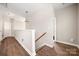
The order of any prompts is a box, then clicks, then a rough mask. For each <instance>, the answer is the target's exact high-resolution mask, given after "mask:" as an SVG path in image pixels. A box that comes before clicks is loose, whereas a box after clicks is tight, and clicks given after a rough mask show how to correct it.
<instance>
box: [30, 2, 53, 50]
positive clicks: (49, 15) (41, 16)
mask: <svg viewBox="0 0 79 59" xmlns="http://www.w3.org/2000/svg"><path fill="white" fill-rule="evenodd" d="M32 8H33V9H34V11H33V12H32V16H31V19H32V28H33V29H35V30H36V36H35V37H36V38H38V37H39V36H40V35H41V34H42V33H44V32H47V34H46V35H45V36H44V37H42V38H41V39H40V40H39V41H37V42H36V49H37V48H39V47H40V46H41V45H43V44H48V45H50V46H53V34H54V33H53V20H54V19H55V16H54V11H53V6H52V4H32ZM39 34H40V35H39Z"/></svg>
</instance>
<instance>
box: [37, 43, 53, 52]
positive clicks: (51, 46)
mask: <svg viewBox="0 0 79 59" xmlns="http://www.w3.org/2000/svg"><path fill="white" fill-rule="evenodd" d="M45 45H46V46H48V47H50V48H53V46H54V45H53V44H52V45H50V44H47V43H43V44H41V45H40V46H39V47H38V48H37V49H36V51H38V50H39V49H40V48H41V47H43V46H45Z"/></svg>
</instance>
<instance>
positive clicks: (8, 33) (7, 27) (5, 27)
mask: <svg viewBox="0 0 79 59" xmlns="http://www.w3.org/2000/svg"><path fill="white" fill-rule="evenodd" d="M3 20H4V21H3V32H4V33H3V36H4V37H8V36H11V21H10V19H9V18H8V17H4V18H3Z"/></svg>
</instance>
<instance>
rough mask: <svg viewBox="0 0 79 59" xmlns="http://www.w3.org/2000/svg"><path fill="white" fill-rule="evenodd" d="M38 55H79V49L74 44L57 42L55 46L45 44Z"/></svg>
mask: <svg viewBox="0 0 79 59" xmlns="http://www.w3.org/2000/svg"><path fill="white" fill-rule="evenodd" d="M36 53H37V56H79V49H78V48H77V47H74V46H70V45H66V44H63V43H58V42H56V43H55V45H54V47H53V48H50V47H48V46H43V47H42V48H41V49H39V50H38V51H37V52H36Z"/></svg>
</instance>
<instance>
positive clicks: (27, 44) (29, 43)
mask: <svg viewBox="0 0 79 59" xmlns="http://www.w3.org/2000/svg"><path fill="white" fill-rule="evenodd" d="M14 33H15V38H16V39H17V41H18V42H19V43H20V44H21V45H22V46H23V48H25V50H26V51H27V52H28V53H29V54H30V55H35V31H34V30H16V31H15V32H14Z"/></svg>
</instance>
